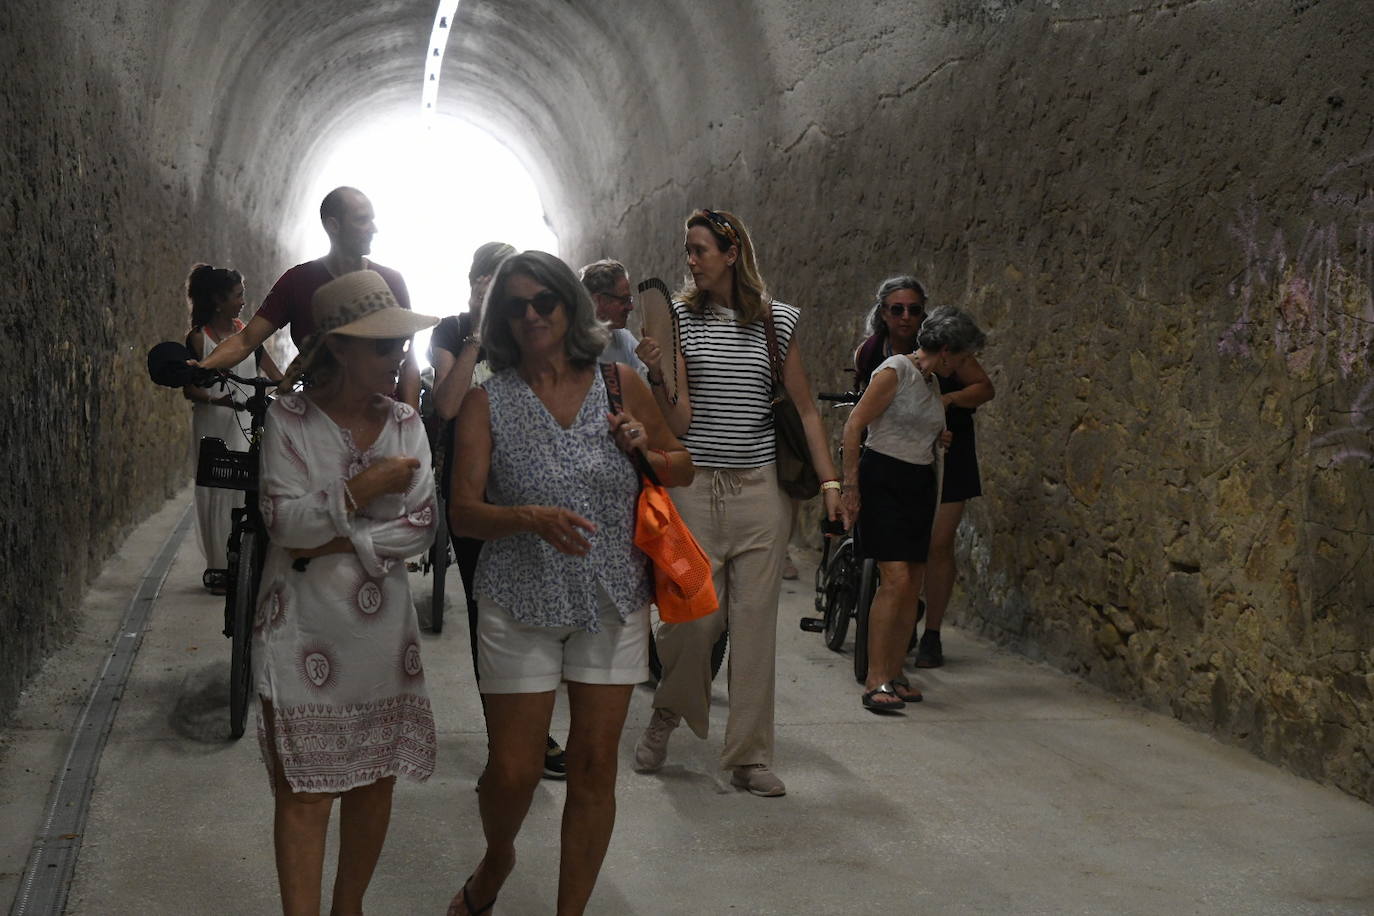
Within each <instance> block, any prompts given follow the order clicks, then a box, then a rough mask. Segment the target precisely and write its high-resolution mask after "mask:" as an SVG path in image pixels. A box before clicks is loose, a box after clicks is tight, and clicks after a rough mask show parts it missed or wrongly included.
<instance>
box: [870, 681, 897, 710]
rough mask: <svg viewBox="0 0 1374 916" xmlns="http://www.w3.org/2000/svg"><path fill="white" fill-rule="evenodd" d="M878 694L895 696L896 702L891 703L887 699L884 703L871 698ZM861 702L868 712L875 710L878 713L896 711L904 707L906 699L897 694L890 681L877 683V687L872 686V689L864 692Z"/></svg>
mask: <svg viewBox="0 0 1374 916" xmlns="http://www.w3.org/2000/svg"><path fill="white" fill-rule="evenodd" d="M878 694H885V695H887V696H891V697H894V698H896V700H897V702H895V703H893V702H890V701H889V702H886V703H880V702H878V701H876V700H874V699H873V698H874V697H875V696H877V695H878ZM863 704H864V709H867V710H868V711H869V712H876V713H879V714H881V713H887V712H898V711H900V710H903V709H906V700H903V699H902V698H901V696H899V695H898V693H897V691H895V690H893V689H892V684H891V683H887V684H879V685H878V686H877V687H874V688H873V689H872V690H870V691H868V692H867V693H865V694H864V695H863Z"/></svg>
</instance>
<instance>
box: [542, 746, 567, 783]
mask: <svg viewBox="0 0 1374 916" xmlns="http://www.w3.org/2000/svg"><path fill="white" fill-rule="evenodd" d="M544 778H545V779H567V778H568V755H567V754H566V753H564V752H563V748H561V747H559V746H558V742H557V741H555V740H553V735H549V744H548V746H547V747H546V748H545V749H544Z"/></svg>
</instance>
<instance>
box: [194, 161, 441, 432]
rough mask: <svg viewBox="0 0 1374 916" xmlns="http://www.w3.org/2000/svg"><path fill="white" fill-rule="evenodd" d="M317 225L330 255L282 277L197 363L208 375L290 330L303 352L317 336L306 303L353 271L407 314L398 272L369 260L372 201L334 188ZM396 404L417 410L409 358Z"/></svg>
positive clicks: (407, 303)
mask: <svg viewBox="0 0 1374 916" xmlns="http://www.w3.org/2000/svg"><path fill="white" fill-rule="evenodd" d="M320 223H321V224H322V225H323V226H324V231H325V234H326V235H328V236H329V253H328V254H326V255H325V256H324V257H322V258H318V259H316V260H314V261H306V262H305V263H304V264H297V265H296V266H295V267H293V268H291V269H290V270H288V271H287V272H286V273H284V274H282V275H281V277H280V278H279V279H278V280H277V282H276V283H275V284H274V285H273V286H272V291H271V292H269V293H268V294H267V298H266V299H264V300H263V303H262V307H261V308H259V309H258V311H257V314H255V315H254V316H253V320H252V321H250V322H248V326H247V327H245V328H244V329H243V330H242V331H239V332H238V333H237V334H234V335H233V336H231V337H227V338H225V339H224V341H223V342H222V343H220V344H219V346H217V347H215V350H214V352H213V353H211V354H210V355H209V356H207V357H206V358H205V359H204V361H202V362H201V363H200V365H201V366H203V367H205V368H206V369H228V368H230V367H232V366H237V365H238V364H239V362H240V361H242V360H243V359H244V357H246V356H247V355H248V354H249V353H251V352H252V351H253V350H254V349H256V348H257V347H258V346H259V345H261V344H262V342H263V341H265V340H266V339H267V338H269V337H271V336H272V334H274V333H275V332H276V331H278V330H280V329H281V328H284V327H286V326H287V325H290V326H291V340H292V341H293V342H294V343H295V344H296V348H297V349H303V348H304V346H305V342H306V340H307V339H308V338H309V337H310V335H311V334H313V333H314V332H315V320H314V317H313V315H312V313H311V311H310V301H311V299H313V298H314V296H315V290H317V289H319V288H320V287H321V286H324V285H325V284H326V283H328V282H329V281H330V280H333V279H334V278H335V277H341V276H343V275H344V274H348V273H353V272H354V271H356V270H375V271H376V272H377V273H379V274H381V276H382V279H383V280H385V281H386V285H387V286H388V287H390V288H391V292H392V294H393V295H394V296H395V297H396V301H397V303H399V304H400V306H401V308H404V309H408V308H410V294H409V293H408V292H406V284H405V280H403V279H401V275H400V273H399V272H398V271H395V270H392V269H391V268H390V267H383V266H382V265H380V264H377V263H374V262H372V261H370V260H368V259H367V257H366V255H367V254H368V252H370V251H371V250H372V236H374V235H375V234H376V233H377V224H376V222H375V215H374V214H373V211H372V201H370V200H368V199H367V195H366V194H364V193H363V192H362V191H359V190H358V189H357V188H349V187H341V188H335V189H334V190H332V191H330V192H329V193H328V194H326V195H325V198H324V200H323V201H321V202H320ZM396 399H397V400H400V401H405V402H406V403H407V404H409V405H410V406H411V407H416V408H418V407H419V406H420V373H419V370H418V369H417V368H416V366H415V357H414V356H413V355H412V354H411V353H409V352H407V354H406V357H405V360H404V361H403V362H402V363H401V369H400V375H399V381H398V382H397V385H396Z"/></svg>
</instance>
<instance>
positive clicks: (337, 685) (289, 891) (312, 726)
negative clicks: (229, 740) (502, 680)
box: [253, 270, 435, 914]
mask: <svg viewBox="0 0 1374 916" xmlns="http://www.w3.org/2000/svg"><path fill="white" fill-rule="evenodd" d="M312 311H313V313H314V318H315V321H316V324H317V330H316V333H315V334H313V335H312V336H311V337H310V338H309V339H308V340H307V341H306V342H305V347H304V350H303V352H302V353H301V354H300V356H298V357H297V358H296V360H295V361H294V362H292V364H291V365H290V367H288V369H287V371H286V379H285V380H284V382H283V385H282V390H287V389H289V388H290V387H291V386H292V385H294V384H295V383H296V382H297V381H302V382H303V383H304V387H303V390H302V391H300V392H296V393H291V394H285V395H282V396H281V397H278V398H277V400H276V402H275V403H274V404H273V405H272V407H271V409H270V410H269V412H268V416H269V419H268V423H267V429H266V433H265V437H264V440H263V448H262V467H261V483H260V494H261V500H262V503H261V505H262V514H263V520H264V521H265V522H266V524H267V530H268V533H269V535H270V537H271V546H270V548H269V550H268V553H267V561H266V563H265V565H264V568H263V573H262V587H261V589H260V590H259V593H258V611H257V618H256V620H255V626H254V640H253V661H254V664H255V666H256V667H255V683H256V687H257V692H258V694H259V696H260V698H261V701H262V714H261V717H260V719H259V729H258V735H259V739H260V740H261V742H262V748H263V757H264V759H265V761H266V763H267V766H268V770H269V772H270V774H271V778H272V787H273V792H274V793H275V795H276V814H275V823H274V830H273V838H274V840H275V844H276V857H277V879H278V881H279V883H280V886H281V895H282V906H283V909H284V911H285V912H286V913H288V914H291V913H311V914H318V913H319V912H320V898H321V889H320V884H321V878H322V874H323V864H324V849H325V834H326V832H327V830H328V826H329V817H330V812H331V810H332V808H333V800H334V798H336V797H342V799H343V801H342V803H341V804H342V806H343V814H342V823H341V841H340V847H339V863H338V877H337V878H336V880H335V882H334V895H333V907H332V910H331V911H332V912H335V913H360V912H362V900H363V894H364V893H365V892H366V890H367V885H368V882H369V881H370V880H371V877H372V871H373V868H374V867H375V866H376V864H377V858H378V856H379V855H380V853H381V849H382V844H383V842H384V840H385V839H386V831H387V824H388V821H389V819H390V816H391V793H392V787H393V785H394V783H395V778H396V775H397V774H398V773H400V774H404V775H406V776H409V777H411V778H413V779H416V780H424V779H427V778H428V777H429V775H430V773H432V772H433V771H434V754H435V734H434V718H433V716H432V715H431V713H430V706H429V696H428V693H427V691H426V689H425V677H424V669H423V668H422V666H421V664H420V631H419V624H418V622H417V621H416V618H415V611H414V607H413V606H412V604H411V600H410V587H409V585H408V583H407V581H406V567H405V558H406V557H409V556H414V555H415V554H418V553H422V552H423V551H424V550H425V549H426V548H427V547H428V546H429V544H430V541H431V540H433V537H434V523H435V519H434V480H433V474H432V472H431V470H430V457H429V444H428V442H427V440H426V437H425V430H424V426H423V425H422V424H421V422H420V417H419V415H418V414H417V413H416V411H415V410H414V409H413V408H412V407H410V406H409V405H407V404H403V403H400V402H398V401H394V400H392V399H391V398H390V397H389V394H390V393H391V392H392V391H394V390H395V387H396V374H397V372H398V371H399V369H400V366H401V362H402V360H403V359H404V358H405V355H406V352H407V350H408V349H409V346H410V339H411V335H412V334H414V333H415V332H416V331H419V330H421V329H423V328H426V327H429V326H430V325H432V324H434V321H435V319H433V318H429V317H426V316H424V315H417V314H415V313H414V312H411V311H409V310H407V309H403V308H401V307H400V306H399V305H398V304H397V302H396V299H395V297H394V296H393V295H392V292H391V290H390V289H389V288H388V287H387V285H386V282H385V281H384V280H383V279H382V277H381V276H380V275H378V274H377V273H375V272H373V271H369V270H362V271H357V272H354V273H349V274H344V275H343V276H341V277H338V278H337V279H335V280H332V281H330V282H329V283H326V284H325V285H324V286H322V287H320V289H319V290H318V291H317V292H316V293H315V296H314V299H313V302H312Z"/></svg>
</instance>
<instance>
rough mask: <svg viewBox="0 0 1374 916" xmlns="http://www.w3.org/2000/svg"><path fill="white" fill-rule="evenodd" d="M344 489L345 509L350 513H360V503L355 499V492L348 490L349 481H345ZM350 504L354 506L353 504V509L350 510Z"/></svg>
mask: <svg viewBox="0 0 1374 916" xmlns="http://www.w3.org/2000/svg"><path fill="white" fill-rule="evenodd" d="M343 488H344V508H345V509H348V511H349V512H357V511H358V501H357V500H356V499H354V498H353V491H352V490H350V489H349V488H348V481H347V480H345V481H344V482H343ZM348 503H352V504H353V508H351V509H349V508H348Z"/></svg>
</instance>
